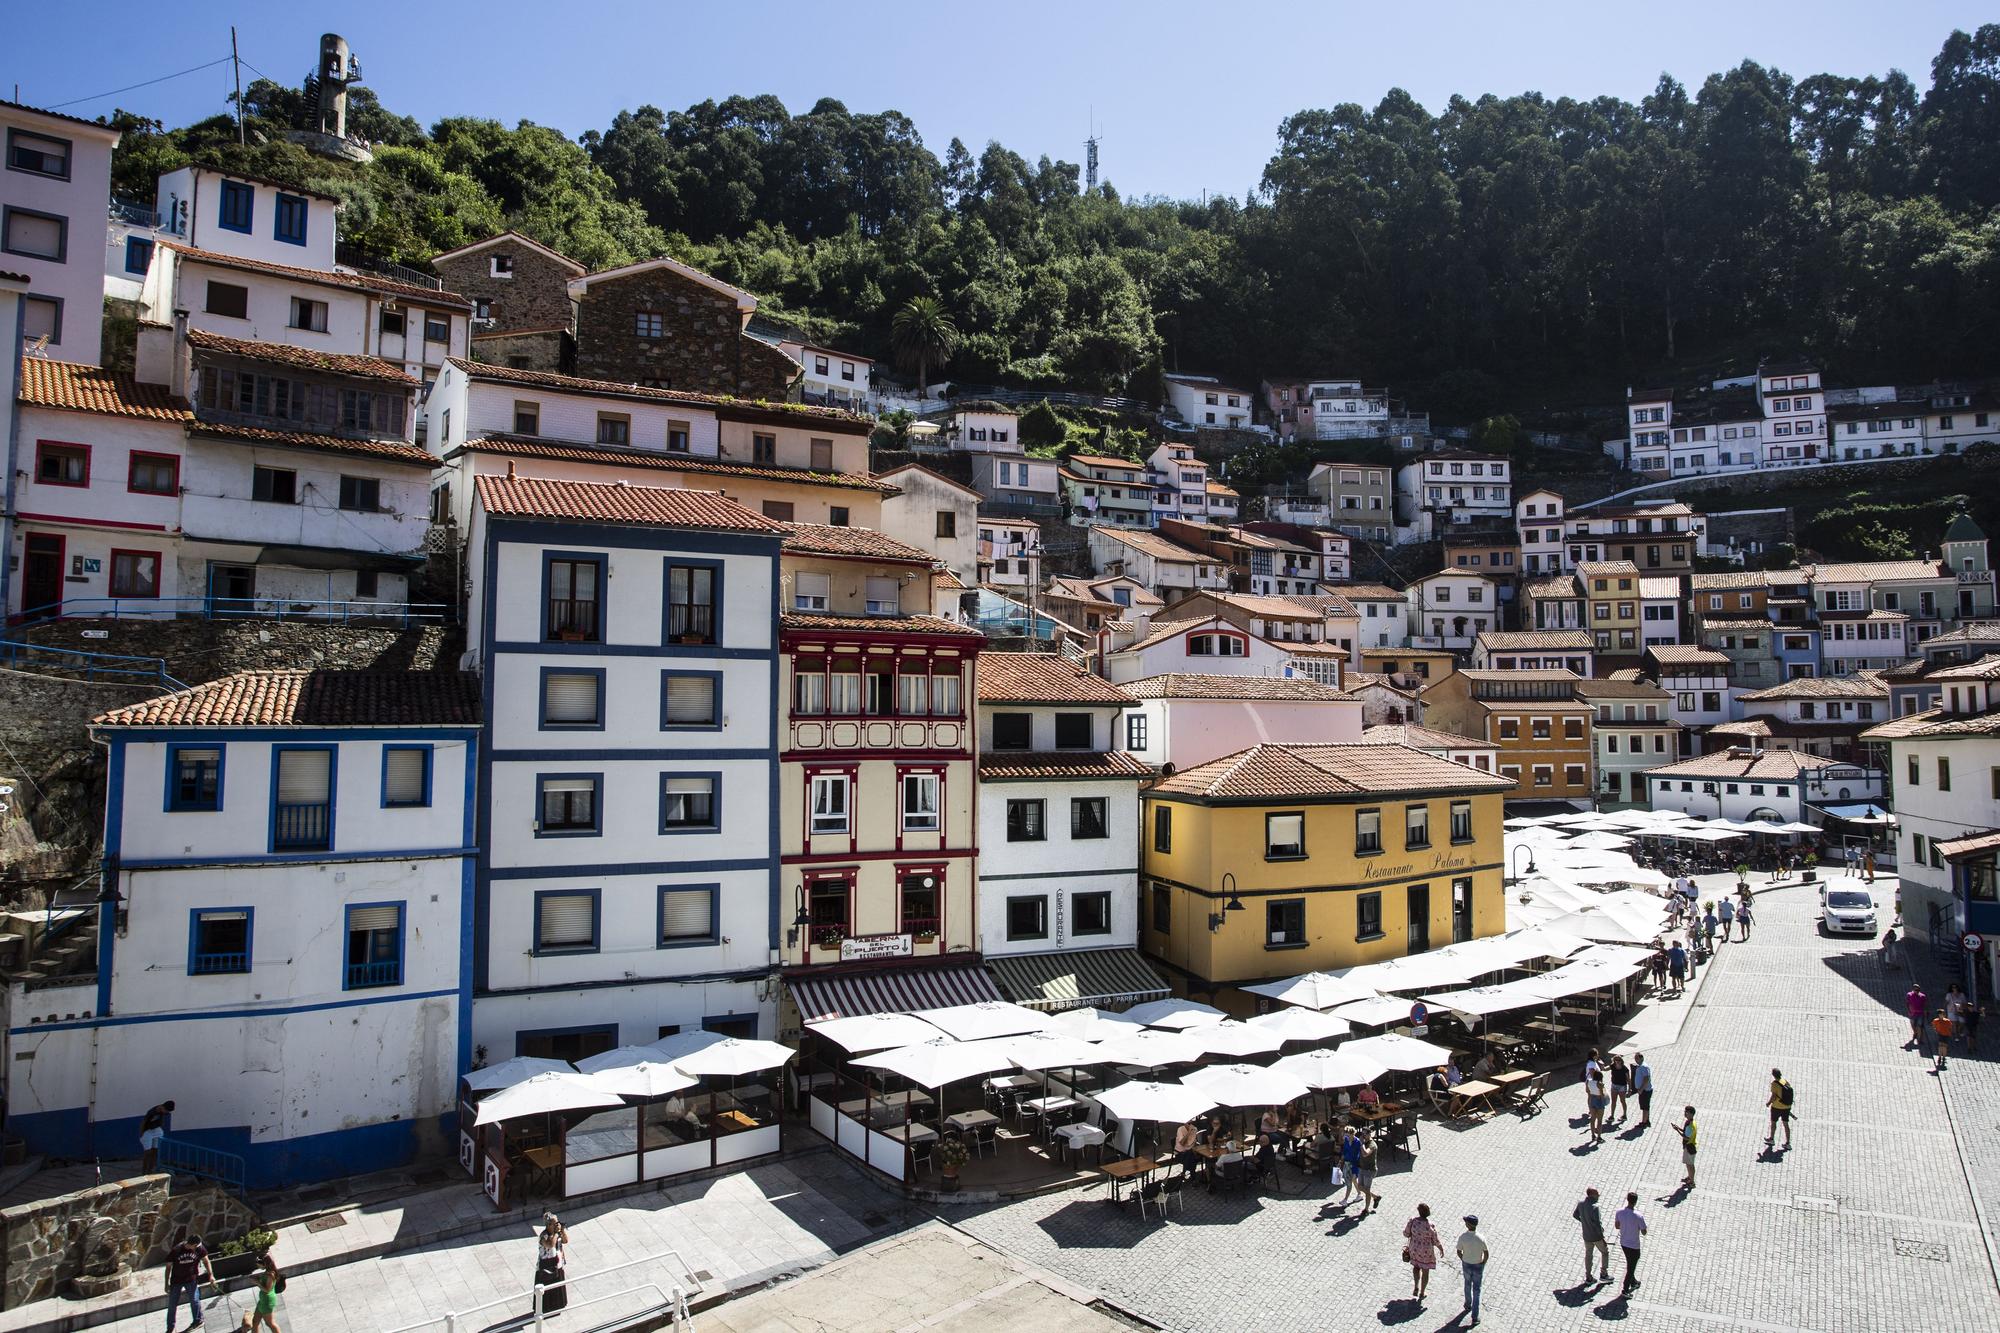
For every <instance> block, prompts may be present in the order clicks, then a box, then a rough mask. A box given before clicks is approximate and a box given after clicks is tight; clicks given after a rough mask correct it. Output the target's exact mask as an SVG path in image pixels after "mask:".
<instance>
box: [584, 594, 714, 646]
mask: <svg viewBox="0 0 2000 1333" xmlns="http://www.w3.org/2000/svg"><path fill="white" fill-rule="evenodd" d="M592 624H593V627H594V626H595V620H594V619H593V622H592ZM667 638H668V639H669V641H671V642H673V643H714V642H715V608H714V607H712V606H702V605H699V604H688V603H684V602H683V603H675V604H673V605H671V606H669V607H668V608H667Z"/></svg>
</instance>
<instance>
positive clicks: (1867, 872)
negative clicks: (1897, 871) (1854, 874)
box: [1861, 847, 1875, 884]
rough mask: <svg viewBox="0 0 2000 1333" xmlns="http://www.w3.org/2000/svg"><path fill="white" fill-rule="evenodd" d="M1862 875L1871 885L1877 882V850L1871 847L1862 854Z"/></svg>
mask: <svg viewBox="0 0 2000 1333" xmlns="http://www.w3.org/2000/svg"><path fill="white" fill-rule="evenodd" d="M1861 873H1862V875H1863V876H1864V877H1865V878H1866V879H1867V880H1868V882H1869V883H1870V884H1873V883H1874V882H1875V849H1874V848H1873V847H1870V848H1869V849H1868V850H1867V851H1865V852H1863V853H1862V854H1861Z"/></svg>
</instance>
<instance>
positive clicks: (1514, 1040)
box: [1486, 1032, 1528, 1051]
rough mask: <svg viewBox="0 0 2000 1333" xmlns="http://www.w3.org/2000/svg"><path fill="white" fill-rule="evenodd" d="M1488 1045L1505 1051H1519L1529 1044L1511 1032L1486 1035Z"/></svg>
mask: <svg viewBox="0 0 2000 1333" xmlns="http://www.w3.org/2000/svg"><path fill="white" fill-rule="evenodd" d="M1486 1044H1487V1045H1488V1046H1497V1047H1499V1048H1500V1049H1501V1050H1503V1051H1518V1050H1520V1049H1521V1048H1522V1047H1523V1046H1526V1045H1527V1044H1528V1043H1527V1042H1526V1041H1525V1040H1523V1039H1522V1038H1520V1037H1517V1036H1515V1035H1514V1034H1513V1033H1511V1032H1489V1033H1487V1034H1486Z"/></svg>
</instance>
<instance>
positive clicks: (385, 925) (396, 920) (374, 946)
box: [341, 903, 403, 990]
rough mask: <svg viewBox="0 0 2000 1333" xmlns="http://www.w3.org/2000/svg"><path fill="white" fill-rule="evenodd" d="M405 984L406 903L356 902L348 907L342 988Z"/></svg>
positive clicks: (359, 988) (363, 988) (370, 987)
mask: <svg viewBox="0 0 2000 1333" xmlns="http://www.w3.org/2000/svg"><path fill="white" fill-rule="evenodd" d="M402 984H403V905H402V904H401V903H357V904H355V905H353V906H351V907H349V908H348V909H347V970H346V975H345V977H344V978H343V981H342V987H341V988H342V989H343V990H372V989H374V988H376V987H378V986H400V985H402Z"/></svg>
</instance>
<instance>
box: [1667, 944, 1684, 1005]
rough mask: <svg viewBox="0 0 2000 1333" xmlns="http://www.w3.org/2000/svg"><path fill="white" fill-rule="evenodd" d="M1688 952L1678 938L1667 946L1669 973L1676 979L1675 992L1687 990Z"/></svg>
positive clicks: (1679, 992)
mask: <svg viewBox="0 0 2000 1333" xmlns="http://www.w3.org/2000/svg"><path fill="white" fill-rule="evenodd" d="M1687 974H1688V954H1687V950H1686V949H1683V948H1682V947H1681V942H1680V941H1679V940H1678V939H1676V940H1675V941H1674V942H1673V943H1672V944H1670V945H1668V946H1667V975H1668V976H1670V977H1672V978H1673V979H1674V994H1676V995H1679V994H1681V993H1682V992H1683V991H1685V990H1687Z"/></svg>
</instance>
